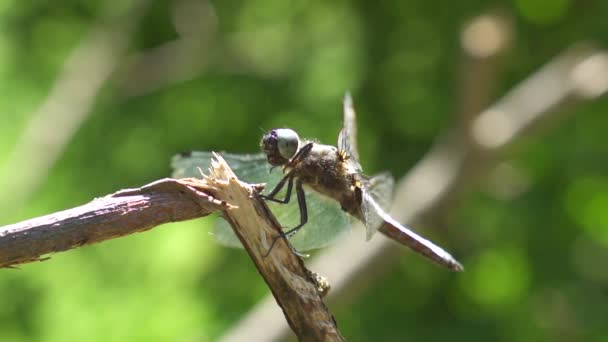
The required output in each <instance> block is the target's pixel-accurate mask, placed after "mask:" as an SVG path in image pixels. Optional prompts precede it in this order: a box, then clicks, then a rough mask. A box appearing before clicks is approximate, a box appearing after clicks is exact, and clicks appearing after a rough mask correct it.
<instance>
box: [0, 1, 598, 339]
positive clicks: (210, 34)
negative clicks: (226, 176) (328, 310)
mask: <svg viewBox="0 0 608 342" xmlns="http://www.w3.org/2000/svg"><path fill="white" fill-rule="evenodd" d="M129 5H130V2H128V1H127V2H124V3H118V2H111V3H108V4H106V3H103V2H99V1H83V0H70V1H62V2H60V3H56V2H43V1H29V2H28V1H21V2H17V1H4V2H2V3H0V112H1V113H2V115H0V168H2V169H3V170H7V171H6V172H5V173H4V175H5V176H6V177H10V179H18V177H19V176H20V169H22V168H27V167H28V165H6V163H3V161H4V160H5V157H7V156H8V155H9V154H10V152H11V151H12V150H13V148H14V147H15V146H16V145H17V144H18V142H19V138H20V137H21V136H22V134H23V132H24V130H25V129H26V127H27V126H28V124H29V122H30V120H31V116H32V113H34V112H35V111H36V109H37V108H38V106H40V104H41V103H42V102H43V101H44V99H45V98H46V97H47V96H48V95H49V93H50V91H51V89H52V86H53V84H54V82H55V80H56V78H57V77H58V75H59V74H60V73H61V70H62V66H63V64H64V63H65V61H66V59H67V58H68V56H70V53H71V51H72V50H73V49H75V48H76V47H77V46H78V45H79V44H80V43H81V42H82V40H84V39H87V33H88V32H89V31H90V30H91V29H92V28H93V27H94V26H96V25H102V23H103V20H98V18H107V17H111V16H112V14H113V13H119V12H121V11H123V10H124V8H123V7H121V8H119V6H129ZM188 6H190V7H188ZM496 8H499V9H501V10H502V11H503V12H505V13H510V14H511V15H512V16H513V23H514V26H515V30H516V32H517V36H516V39H515V40H514V41H513V44H512V47H511V50H510V51H509V53H508V57H507V58H506V59H505V61H504V63H503V66H502V67H503V68H504V70H503V72H502V74H501V75H502V76H501V78H500V83H499V84H497V88H498V93H497V94H496V96H497V97H498V96H499V95H500V94H501V93H503V92H505V91H506V90H508V89H509V88H510V87H512V86H513V85H514V84H516V83H517V82H518V81H520V80H522V79H524V78H525V77H526V76H527V75H529V74H530V73H531V72H533V71H534V70H536V69H537V68H539V67H540V66H542V65H543V64H544V63H546V62H547V61H548V60H550V59H551V58H552V57H554V56H555V55H557V54H558V53H559V52H560V51H563V50H564V49H565V48H567V47H569V46H571V45H572V44H574V43H577V42H580V41H583V40H589V39H592V40H594V41H595V42H597V43H599V44H601V45H604V46H605V45H606V43H608V26H607V25H606V16H607V15H608V2H606V1H602V0H589V1H578V2H575V1H568V0H530V1H529V0H513V1H510V2H509V1H504V2H501V1H493V2H487V1H467V2H466V3H465V2H437V1H419V0H415V1H414V0H408V1H383V2H369V1H350V2H349V1H335V2H327V1H303V0H291V1H279V0H271V1H265V2H257V1H249V2H247V1H228V2H214V3H205V2H203V1H202V0H201V1H200V2H199V1H197V0H191V1H190V0H179V1H174V2H172V1H155V2H149V3H148V6H147V7H144V8H143V9H142V11H145V12H144V16H143V20H142V22H141V23H140V24H139V26H138V29H137V30H136V34H135V36H134V37H131V38H132V39H131V44H130V50H129V55H136V54H139V55H145V54H146V53H149V52H151V51H154V49H156V48H158V47H163V46H164V47H166V46H168V45H169V44H170V43H171V42H172V41H174V40H176V39H180V37H181V36H182V35H183V34H188V33H189V32H190V34H194V33H192V32H198V34H200V36H201V37H206V38H205V39H206V42H205V44H207V45H204V46H205V47H206V48H205V49H198V50H194V51H192V53H193V54H194V55H193V57H195V59H196V60H200V61H201V66H200V68H199V69H196V70H198V71H192V72H191V73H190V74H188V77H185V78H183V79H182V81H179V82H167V83H166V84H161V85H160V86H159V87H157V88H156V89H157V90H154V91H149V92H144V93H143V94H142V95H140V96H130V95H129V94H128V93H127V92H125V88H124V83H122V82H123V81H124V80H122V81H121V77H120V76H124V74H117V75H115V76H114V77H112V79H111V80H110V81H109V82H108V84H107V85H106V86H105V87H104V89H103V90H102V91H101V93H100V94H99V95H98V97H97V101H96V104H95V108H94V110H93V112H92V113H90V115H89V116H88V117H87V119H86V120H85V121H84V122H83V123H82V125H81V126H80V127H79V129H78V131H77V132H76V134H75V136H74V137H73V138H72V139H71V140H70V141H69V144H68V145H67V147H66V149H65V150H64V151H63V153H62V155H61V157H60V159H59V160H57V161H56V163H55V164H54V165H53V167H52V169H51V170H50V172H49V173H48V174H44V175H42V176H41V177H43V178H44V182H43V185H42V186H41V187H39V188H38V189H37V191H36V193H35V194H32V196H31V197H30V199H29V201H28V202H27V204H26V205H25V206H23V207H19V208H10V209H8V208H7V209H4V208H0V209H2V210H0V224H8V223H12V222H16V221H18V220H22V219H26V218H30V217H35V216H38V215H43V214H47V213H51V212H54V211H58V210H62V209H66V208H69V207H72V206H76V205H79V204H82V203H85V202H87V201H89V200H90V199H92V198H94V197H97V196H102V195H105V194H107V193H111V192H113V191H116V190H118V189H120V188H124V187H135V186H139V185H142V184H145V183H146V182H150V181H152V180H155V179H158V178H162V177H166V176H168V175H169V173H170V170H169V168H168V163H169V160H170V158H171V156H172V155H173V154H175V153H177V152H180V151H185V150H190V149H204V150H225V151H230V152H256V151H257V148H258V139H259V137H260V135H261V132H262V130H264V129H268V128H273V127H285V126H289V127H293V128H296V129H297V130H298V131H299V132H300V133H301V135H303V136H307V137H316V138H318V139H319V140H320V141H322V142H326V143H333V142H334V141H335V140H336V138H337V132H338V130H339V128H340V121H341V102H340V101H341V96H342V94H343V92H344V91H345V90H347V89H349V90H351V92H352V93H353V95H354V99H355V105H356V108H357V109H358V115H359V117H358V121H359V127H360V129H359V130H360V134H359V146H360V150H361V151H360V152H361V155H362V161H363V165H364V166H365V167H366V170H367V171H368V172H369V173H373V172H376V171H379V170H383V169H388V170H390V171H392V172H393V173H394V174H395V175H396V176H401V175H403V174H404V173H405V172H406V171H407V170H408V169H409V168H410V167H411V166H412V165H414V164H415V162H416V161H417V160H419V159H420V158H421V157H422V156H423V155H424V154H425V153H426V152H427V151H428V148H429V146H430V145H431V144H432V143H433V141H434V139H435V137H436V136H437V135H438V134H439V133H440V132H442V131H443V130H444V129H445V128H446V127H448V126H450V125H451V124H452V123H453V115H454V114H455V113H456V112H457V111H456V110H454V108H457V107H458V105H459V99H457V98H456V96H457V95H458V89H457V87H458V80H459V79H458V77H459V74H458V72H459V64H460V59H461V58H462V52H461V50H460V46H459V39H460V37H459V35H460V32H461V29H462V27H463V26H464V25H465V23H466V22H467V21H468V20H470V19H471V18H473V17H474V16H476V15H479V14H481V13H485V12H486V11H488V10H494V9H496ZM198 15H200V16H198ZM201 18H204V19H205V20H203V19H201ZM197 30H198V31H197ZM200 31H204V32H202V33H201V32H200ZM194 37H195V38H194V39H198V38H196V37H197V36H194ZM200 39H201V40H202V39H203V38H200ZM197 54H198V55H197ZM125 60H126V58H125ZM162 62H163V63H171V60H165V61H162ZM125 65H126V66H127V67H128V65H129V64H128V63H127V62H126V61H125ZM160 66H165V65H164V64H162V63H161V65H160ZM90 67H91V68H95V67H96V65H95V64H94V62H92V64H91V66H90ZM122 67H125V66H122ZM125 68H126V67H125ZM121 70H124V69H121ZM162 70H164V69H162V68H158V69H155V68H150V69H149V70H147V73H150V74H154V73H155V72H161V71H162ZM126 74H128V73H126ZM136 85H137V84H136ZM141 85H142V86H143V85H147V84H141ZM607 110H608V101H606V100H605V99H601V100H598V101H595V102H593V103H589V104H586V105H585V106H583V107H582V108H580V109H578V110H577V111H576V112H574V113H570V114H571V115H569V116H568V118H566V119H564V120H563V121H561V122H560V123H559V124H556V125H554V126H553V127H551V130H543V131H542V132H541V133H540V134H536V135H534V136H529V137H527V138H525V139H524V140H522V141H520V142H519V143H518V144H517V146H515V147H514V148H512V149H510V150H509V151H508V154H507V159H506V161H505V165H506V166H508V169H509V170H512V171H513V172H514V174H515V175H517V179H519V181H520V185H521V186H520V188H521V189H520V191H518V192H517V193H516V194H515V195H513V196H508V197H504V196H498V195H496V192H495V191H493V190H492V189H493V187H492V185H491V184H492V182H498V183H499V184H500V183H501V182H503V181H505V182H507V180H505V179H502V178H498V179H497V180H496V179H494V180H492V179H489V180H487V181H482V182H480V184H479V185H481V186H480V188H479V189H478V190H476V191H471V193H470V194H469V195H468V196H467V198H466V199H465V200H464V201H463V202H462V203H461V205H460V206H459V208H458V210H457V211H454V212H452V213H451V214H450V217H448V218H447V219H446V220H445V221H446V222H447V224H446V225H447V227H444V228H445V229H442V230H441V231H440V232H435V233H434V237H440V240H441V242H442V243H441V244H442V245H443V246H445V247H446V248H447V249H448V250H450V251H452V252H453V253H454V255H456V256H458V257H459V259H460V260H461V261H462V262H463V264H464V265H465V267H466V269H467V271H466V272H464V273H462V274H451V273H448V272H446V271H444V270H442V269H439V268H437V267H434V266H433V265H431V264H430V263H429V262H426V261H425V260H422V259H421V258H415V257H412V256H411V255H408V256H406V257H404V260H403V261H399V263H398V265H397V266H396V267H395V268H394V269H392V270H391V272H389V273H388V274H387V275H386V276H384V277H383V278H379V279H374V280H373V281H372V283H373V285H372V286H371V288H366V289H365V290H364V291H363V293H362V296H361V297H358V298H357V299H356V300H354V301H353V302H350V303H348V305H347V307H344V306H342V307H336V308H332V309H334V312H335V314H336V318H337V320H338V322H339V326H340V329H341V331H342V333H343V334H344V335H345V336H346V337H347V338H348V339H349V340H351V341H358V340H372V339H373V340H416V341H419V340H423V341H445V340H452V341H461V340H468V341H482V340H494V341H496V340H503V341H574V340H577V341H582V340H586V341H606V340H607V339H608V315H607V314H606V308H607V307H608V268H606V267H605V266H604V265H603V262H604V261H605V260H607V259H608V250H607V248H606V246H607V245H608V172H607V171H608V144H607V143H606V142H605V135H606V134H605V132H606V130H607V129H608V116H607V115H606V111H607ZM54 125H61V123H55V122H51V123H49V126H48V130H49V134H54V133H55V131H56V129H57V127H54ZM40 153H41V154H43V153H45V151H40ZM33 158H36V156H33ZM513 172H512V173H511V174H513ZM490 178H491V177H490ZM0 196H3V197H5V198H10V197H11V196H12V194H10V193H3V194H0ZM211 221H212V219H202V220H195V221H192V222H184V223H176V224H171V225H168V226H166V227H161V228H158V229H154V230H152V231H149V232H146V233H145V234H137V235H134V236H130V237H126V238H121V239H115V240H112V241H109V242H106V243H103V244H100V245H95V246H91V247H86V248H81V249H78V250H73V251H70V252H67V253H62V254H58V255H53V256H52V259H51V260H50V261H47V262H44V263H36V264H28V265H24V266H22V270H2V271H1V272H0V292H2V293H3V294H4V295H3V296H2V305H0V339H1V340H3V341H32V340H36V341H76V340H87V341H124V340H130V341H137V340H140V341H155V340H156V341H163V340H190V339H193V338H194V339H198V338H200V339H202V340H214V339H215V338H217V337H218V336H220V335H221V334H222V332H224V331H226V329H228V328H229V327H230V326H231V325H232V324H234V323H235V322H237V321H238V319H239V318H240V317H241V316H242V315H243V314H244V313H246V312H247V310H248V309H249V308H251V306H252V305H254V303H256V302H257V301H258V300H259V299H261V298H262V297H263V296H264V295H266V294H267V292H268V290H267V289H266V286H265V284H264V283H263V281H262V280H261V279H260V278H259V276H258V274H257V272H256V271H255V269H254V267H252V265H251V262H250V261H249V260H248V258H247V257H246V256H245V255H244V254H243V252H241V251H235V250H227V249H223V248H220V247H217V246H215V245H214V244H213V242H212V241H211V239H210V238H209V237H208V234H207V232H208V231H209V224H210V222H211ZM404 254H411V253H410V252H404ZM345 262H347V261H345ZM370 276H372V275H370Z"/></svg>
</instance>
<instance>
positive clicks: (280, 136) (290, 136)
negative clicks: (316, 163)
mask: <svg viewBox="0 0 608 342" xmlns="http://www.w3.org/2000/svg"><path fill="white" fill-rule="evenodd" d="M260 146H261V147H262V151H263V152H264V153H265V154H266V159H268V163H269V164H270V165H272V166H281V165H285V164H287V162H289V159H291V157H293V156H294V155H295V154H296V152H298V148H299V147H300V137H299V136H298V133H296V132H295V131H294V130H291V129H288V128H277V129H273V130H271V131H270V132H268V133H266V134H264V136H263V137H262V142H261V143H260Z"/></svg>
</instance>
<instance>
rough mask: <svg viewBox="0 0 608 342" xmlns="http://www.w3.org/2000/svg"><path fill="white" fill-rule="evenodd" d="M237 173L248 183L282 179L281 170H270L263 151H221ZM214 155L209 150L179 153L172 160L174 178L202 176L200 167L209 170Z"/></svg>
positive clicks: (275, 181)
mask: <svg viewBox="0 0 608 342" xmlns="http://www.w3.org/2000/svg"><path fill="white" fill-rule="evenodd" d="M220 154H221V155H222V157H224V159H225V160H226V162H227V163H228V165H230V167H231V168H232V170H233V171H234V172H235V173H236V175H237V176H238V177H239V179H241V180H242V181H244V182H248V183H271V182H272V181H274V182H273V183H271V184H276V183H277V182H278V181H279V180H280V179H281V172H280V171H279V172H272V173H271V172H270V165H269V164H268V163H267V162H266V156H265V155H264V154H263V153H258V154H232V153H220ZM212 158H213V155H212V154H211V152H207V151H192V152H187V153H182V154H178V155H176V156H174V157H173V159H172V160H171V167H172V168H173V177H174V178H186V177H199V178H200V177H201V173H200V172H199V170H198V169H199V168H200V169H201V170H202V171H203V172H208V170H209V168H210V167H211V159H212Z"/></svg>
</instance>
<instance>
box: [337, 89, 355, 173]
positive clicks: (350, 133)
mask: <svg viewBox="0 0 608 342" xmlns="http://www.w3.org/2000/svg"><path fill="white" fill-rule="evenodd" d="M343 110H344V123H343V127H342V130H341V131H340V134H339V135H338V149H339V150H340V151H342V152H344V153H346V155H348V156H349V157H350V158H351V160H352V161H354V164H356V165H359V150H358V149H357V123H356V118H355V108H354V107H353V99H352V98H351V96H350V94H349V93H348V92H347V93H346V94H344V102H343ZM359 169H360V166H359Z"/></svg>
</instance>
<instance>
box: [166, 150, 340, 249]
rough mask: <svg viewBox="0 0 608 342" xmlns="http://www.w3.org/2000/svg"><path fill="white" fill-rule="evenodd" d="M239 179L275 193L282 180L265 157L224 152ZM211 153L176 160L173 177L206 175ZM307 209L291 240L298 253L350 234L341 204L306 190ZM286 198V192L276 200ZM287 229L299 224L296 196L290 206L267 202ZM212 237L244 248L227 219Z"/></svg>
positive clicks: (277, 169) (223, 243) (280, 174)
mask: <svg viewBox="0 0 608 342" xmlns="http://www.w3.org/2000/svg"><path fill="white" fill-rule="evenodd" d="M221 155H222V157H224V159H225V160H226V162H227V163H228V165H230V167H231V168H232V170H233V171H234V173H235V174H236V175H237V177H239V179H240V180H242V181H245V182H249V183H266V192H268V191H270V190H272V189H273V188H274V187H275V186H276V184H277V183H278V182H279V181H280V180H281V178H282V177H283V173H282V172H281V170H280V168H274V169H271V168H270V165H269V164H268V163H267V162H266V156H265V155H264V154H231V153H221ZM212 157H213V155H212V154H211V152H190V153H187V154H181V155H177V156H175V157H173V160H172V162H171V166H172V167H173V177H175V178H184V177H200V176H201V174H200V172H199V170H198V168H200V169H201V170H202V171H203V172H207V170H208V169H209V167H210V166H211V159H212ZM304 191H305V193H306V203H307V208H308V218H309V220H308V223H307V224H306V225H305V226H304V227H303V228H302V229H300V230H299V231H298V233H297V234H296V235H295V236H293V237H292V238H291V240H290V241H291V242H292V244H293V245H294V247H295V248H296V249H297V250H301V251H306V250H311V249H317V248H321V247H325V246H327V245H328V244H330V243H332V242H333V241H334V240H336V239H337V238H338V237H339V236H340V235H341V234H342V233H344V232H348V231H349V228H350V220H349V218H348V216H347V215H346V214H345V213H344V212H343V211H342V210H341V208H340V206H339V204H338V203H337V202H335V201H332V200H330V199H327V198H325V197H323V196H322V195H319V194H318V193H316V192H315V191H313V190H309V189H306V188H305V190H304ZM284 196H285V189H284V190H283V191H281V192H279V193H278V194H277V198H283V197H284ZM266 203H267V204H268V206H269V207H270V209H271V211H272V213H273V214H274V215H275V216H276V218H277V220H278V221H279V223H280V224H281V226H282V227H283V229H284V230H288V229H291V228H293V227H295V226H296V225H297V224H298V223H299V222H300V211H299V207H298V202H297V200H296V198H295V193H292V199H291V201H290V203H287V204H281V203H275V202H271V201H267V202H266ZM212 235H213V237H214V239H215V240H217V241H218V242H219V243H220V244H222V245H225V246H228V247H242V246H241V243H240V241H239V239H238V238H237V237H236V235H235V234H234V231H233V230H232V228H231V227H230V225H228V223H227V222H226V221H225V220H217V221H216V224H215V226H214V229H213V232H212Z"/></svg>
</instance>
